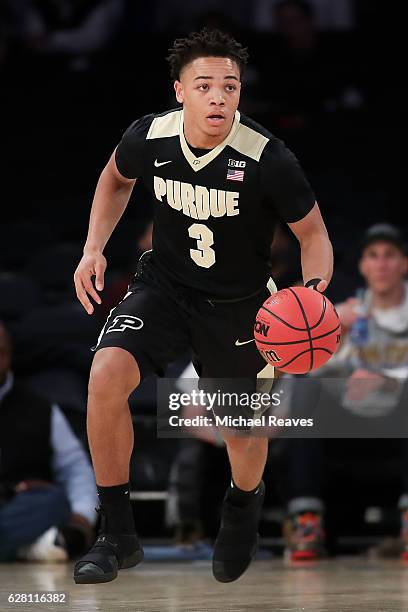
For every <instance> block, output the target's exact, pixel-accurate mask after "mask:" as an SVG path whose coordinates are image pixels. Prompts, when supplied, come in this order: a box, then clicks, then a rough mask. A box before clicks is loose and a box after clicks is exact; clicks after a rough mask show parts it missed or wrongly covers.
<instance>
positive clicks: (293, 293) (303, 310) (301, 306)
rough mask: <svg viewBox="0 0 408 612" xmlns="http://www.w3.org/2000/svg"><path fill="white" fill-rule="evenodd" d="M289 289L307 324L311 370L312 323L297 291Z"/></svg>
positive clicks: (311, 365) (311, 366)
mask: <svg viewBox="0 0 408 612" xmlns="http://www.w3.org/2000/svg"><path fill="white" fill-rule="evenodd" d="M288 289H289V291H290V292H291V293H292V295H294V296H295V300H296V301H297V303H298V305H299V308H300V310H301V312H302V315H303V318H304V320H305V324H306V327H307V330H306V331H307V334H308V336H309V342H310V367H309V372H310V370H311V369H312V368H313V342H312V333H311V331H310V325H309V321H308V320H307V316H306V313H305V309H304V308H303V304H302V302H301V301H300V300H299V298H298V296H297V295H296V292H295V291H293V289H291V287H288Z"/></svg>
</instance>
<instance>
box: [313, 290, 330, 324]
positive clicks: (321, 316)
mask: <svg viewBox="0 0 408 612" xmlns="http://www.w3.org/2000/svg"><path fill="white" fill-rule="evenodd" d="M322 298H323V308H322V314H321V315H320V319H319V320H318V322H317V323H316V324H315V325H311V327H310V329H315V328H316V327H318V325H320V323H321V322H322V321H323V319H324V315H325V314H326V304H327V302H326V298H325V297H324V295H322Z"/></svg>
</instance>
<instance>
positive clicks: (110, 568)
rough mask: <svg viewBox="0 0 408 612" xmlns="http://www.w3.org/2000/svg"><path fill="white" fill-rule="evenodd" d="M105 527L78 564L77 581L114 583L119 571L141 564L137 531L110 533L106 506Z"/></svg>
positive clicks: (84, 582)
mask: <svg viewBox="0 0 408 612" xmlns="http://www.w3.org/2000/svg"><path fill="white" fill-rule="evenodd" d="M98 512H99V513H100V514H101V528H100V531H99V535H98V538H97V540H96V542H95V544H94V545H93V546H92V548H91V549H90V550H89V552H88V553H87V554H86V555H85V556H84V557H82V558H81V559H80V560H79V561H78V562H77V563H76V565H75V568H74V580H75V582H76V583H77V584H96V583H99V582H110V581H111V580H114V579H115V578H116V576H117V575H118V570H120V569H127V568H129V567H133V566H134V565H137V564H138V563H140V562H141V561H142V559H143V549H142V547H141V545H140V542H139V538H138V536H137V534H136V533H129V534H127V533H110V532H109V526H108V525H107V521H106V516H105V514H104V512H103V509H102V508H99V509H98Z"/></svg>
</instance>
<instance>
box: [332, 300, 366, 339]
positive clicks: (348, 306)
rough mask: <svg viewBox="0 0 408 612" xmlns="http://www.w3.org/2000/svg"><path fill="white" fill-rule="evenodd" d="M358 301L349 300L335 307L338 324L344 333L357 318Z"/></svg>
mask: <svg viewBox="0 0 408 612" xmlns="http://www.w3.org/2000/svg"><path fill="white" fill-rule="evenodd" d="M359 303H360V302H359V300H358V299H357V298H349V299H348V300H346V301H345V302H343V303H342V304H339V305H338V306H336V311H337V314H338V315H339V319H340V323H341V325H342V327H343V329H344V330H345V331H347V330H349V329H350V327H351V326H352V325H353V323H354V322H355V321H356V319H357V318H358V309H357V306H358V305H359Z"/></svg>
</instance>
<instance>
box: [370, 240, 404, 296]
mask: <svg viewBox="0 0 408 612" xmlns="http://www.w3.org/2000/svg"><path fill="white" fill-rule="evenodd" d="M407 269H408V266H407V258H406V257H405V256H404V255H403V253H401V251H400V249H399V248H398V247H396V246H394V245H393V244H391V243H389V242H384V241H379V242H373V243H372V244H370V245H369V246H368V247H366V248H365V250H364V253H363V256H362V258H361V261H360V271H361V274H362V275H363V276H364V278H365V280H366V282H367V285H368V286H369V287H370V289H371V290H372V291H374V292H375V293H381V294H384V293H388V292H389V291H393V290H394V289H395V288H396V287H397V286H398V285H399V284H400V283H401V282H402V279H403V277H404V275H405V274H406V272H407Z"/></svg>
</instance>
